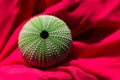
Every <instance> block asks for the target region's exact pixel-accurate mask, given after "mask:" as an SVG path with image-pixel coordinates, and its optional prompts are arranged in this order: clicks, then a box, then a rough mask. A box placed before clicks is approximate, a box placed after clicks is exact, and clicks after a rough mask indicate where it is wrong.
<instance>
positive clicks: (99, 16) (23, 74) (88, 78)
mask: <svg viewBox="0 0 120 80" xmlns="http://www.w3.org/2000/svg"><path fill="white" fill-rule="evenodd" d="M42 14H50V15H54V16H57V17H59V18H61V19H62V20H64V21H65V22H66V23H67V25H68V26H69V28H70V30H71V32H72V36H73V43H72V44H73V48H72V51H71V55H70V56H69V57H68V58H67V59H66V60H65V61H64V62H63V64H60V65H58V66H54V67H51V68H47V69H44V70H42V69H38V68H35V67H31V66H29V65H27V64H26V63H25V62H24V60H23V58H22V55H21V52H20V50H19V48H18V45H17V43H18V34H19V32H20V30H21V28H22V27H23V24H24V23H25V22H26V21H27V20H29V19H30V18H31V17H33V16H36V15H42ZM119 29H120V0H0V80H41V79H42V80H46V79H51V80H56V79H57V80H120V30H119Z"/></svg>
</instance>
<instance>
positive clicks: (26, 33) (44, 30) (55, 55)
mask: <svg viewBox="0 0 120 80" xmlns="http://www.w3.org/2000/svg"><path fill="white" fill-rule="evenodd" d="M71 42H72V36H71V32H70V30H69V28H68V27H67V25H66V24H65V23H64V22H63V21H62V20H61V19H59V18H57V17H55V16H51V15H41V16H37V17H34V18H32V19H30V20H29V21H28V22H27V23H26V24H25V25H24V26H23V28H22V30H21V32H20V34H19V41H18V46H19V48H20V50H21V52H22V55H23V58H24V60H25V61H26V62H28V63H29V64H31V65H33V66H37V67H40V68H45V67H50V66H53V65H55V64H59V63H60V62H62V61H63V60H64V59H65V58H66V57H67V56H68V52H69V50H70V48H71Z"/></svg>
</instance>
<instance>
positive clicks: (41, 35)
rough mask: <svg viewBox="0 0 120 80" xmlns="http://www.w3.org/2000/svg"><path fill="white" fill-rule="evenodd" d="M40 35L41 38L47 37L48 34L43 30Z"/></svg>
mask: <svg viewBox="0 0 120 80" xmlns="http://www.w3.org/2000/svg"><path fill="white" fill-rule="evenodd" d="M40 37H41V38H43V39H47V38H48V37H49V34H48V32H47V31H45V30H44V31H42V32H41V33H40Z"/></svg>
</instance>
